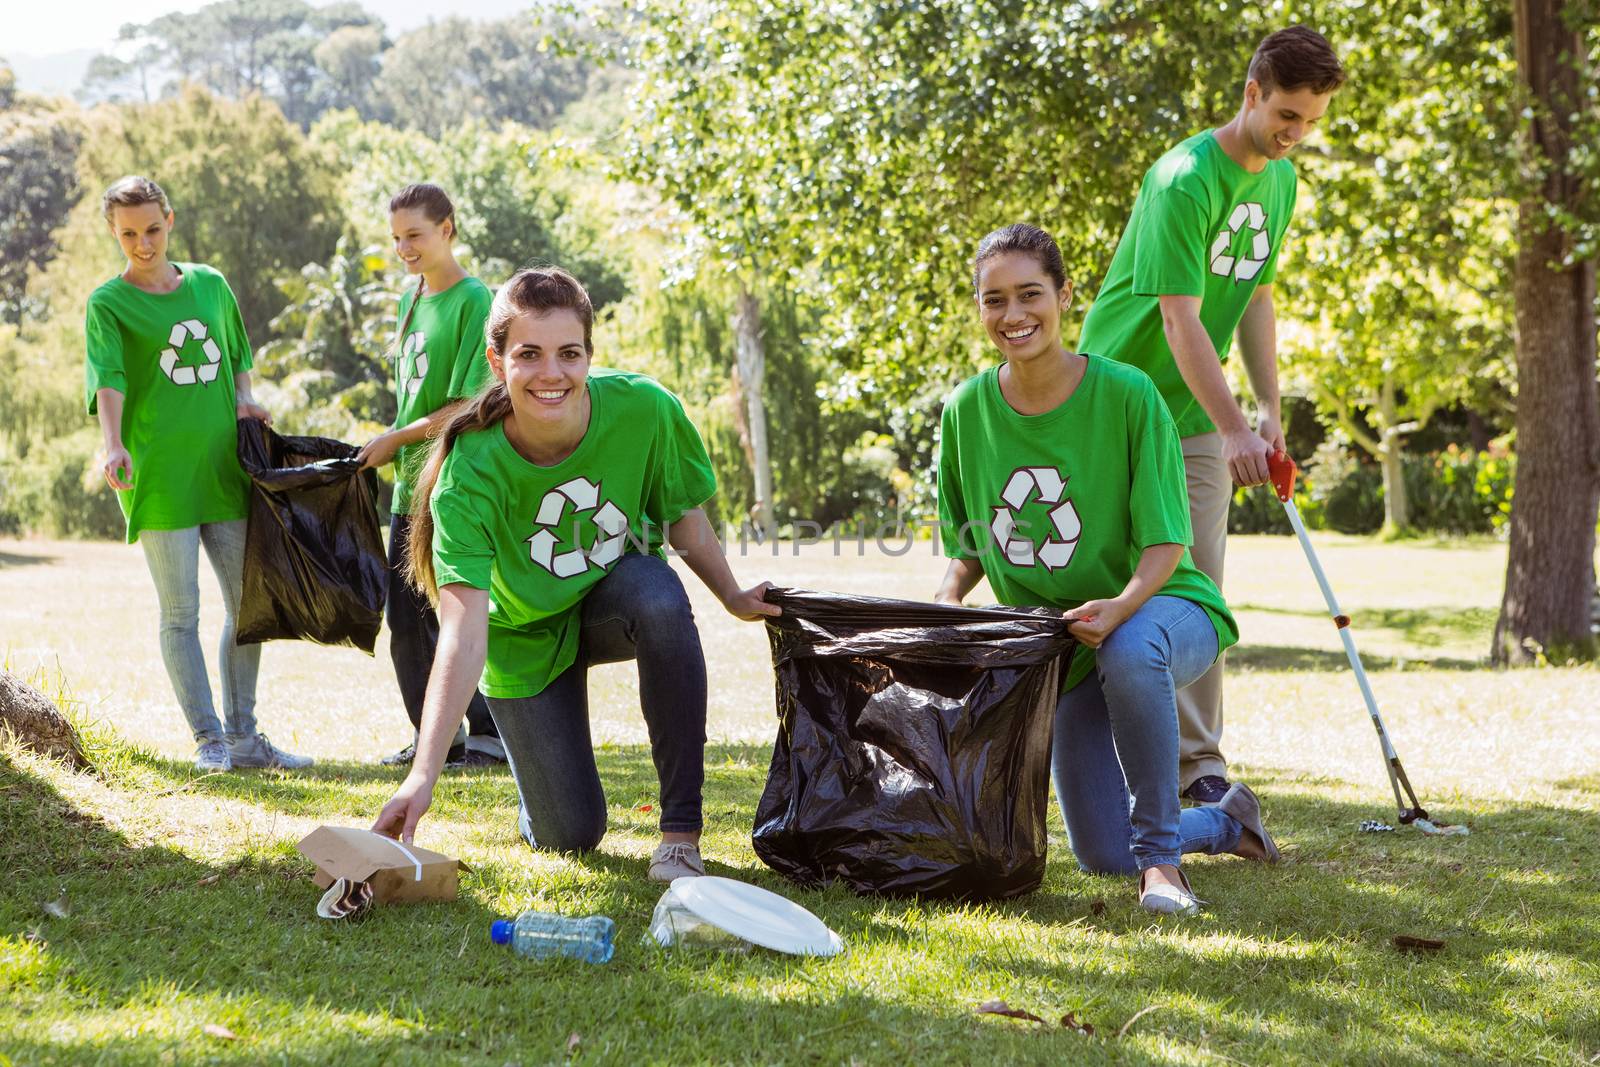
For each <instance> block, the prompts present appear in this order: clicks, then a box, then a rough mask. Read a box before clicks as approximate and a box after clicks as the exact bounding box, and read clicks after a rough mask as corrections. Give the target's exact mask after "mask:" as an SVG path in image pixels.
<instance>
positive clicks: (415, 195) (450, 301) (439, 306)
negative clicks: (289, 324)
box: [357, 182, 506, 767]
mask: <svg viewBox="0 0 1600 1067" xmlns="http://www.w3.org/2000/svg"><path fill="white" fill-rule="evenodd" d="M389 226H390V229H391V230H393V233H394V251H395V255H397V256H399V257H400V262H401V263H403V264H404V265H405V270H406V273H407V274H414V275H416V276H417V284H416V287H415V288H413V289H412V290H411V291H410V292H407V293H406V294H405V295H404V296H402V297H401V298H400V310H399V326H400V328H399V330H398V331H397V332H396V335H395V344H394V383H395V401H396V403H395V419H394V426H393V428H391V429H389V430H387V431H385V432H384V433H381V434H379V435H378V436H377V437H375V438H373V439H372V440H371V441H368V442H367V444H366V447H364V448H363V449H362V450H361V453H360V455H359V456H358V457H357V458H359V459H360V460H361V461H362V463H363V464H364V465H366V466H368V467H381V466H383V465H384V464H385V463H389V462H391V461H392V462H393V463H394V504H393V506H392V507H391V508H390V510H391V512H392V515H391V516H390V519H389V596H388V600H387V604H386V607H385V610H384V617H385V618H386V619H387V621H388V623H389V658H390V660H391V661H392V662H393V664H394V677H395V681H396V682H397V683H398V684H399V686H400V699H401V702H402V703H404V704H405V708H406V716H407V717H408V718H410V720H411V727H412V743H410V744H408V745H406V746H405V747H404V748H402V749H401V750H400V751H399V752H396V753H395V754H394V755H392V756H388V757H386V758H385V759H384V761H383V762H384V763H385V764H387V765H389V766H391V767H405V766H409V765H410V764H411V761H412V760H413V759H415V758H416V754H417V746H416V740H415V738H416V730H417V729H418V728H420V727H421V725H422V702H423V698H424V697H425V696H426V694H427V691H428V673H429V671H430V670H431V669H432V667H433V653H434V649H435V648H436V646H437V645H438V643H439V618H438V616H437V615H435V614H434V611H433V605H432V604H430V603H429V602H428V598H427V597H426V596H425V595H424V594H422V593H420V592H418V591H417V590H416V589H415V588H414V587H413V586H412V585H411V583H410V582H408V581H406V578H405V570H406V542H407V539H408V537H409V536H410V530H411V520H410V518H409V515H410V512H411V487H412V486H413V485H415V484H416V481H417V476H418V475H419V474H421V472H422V465H423V462H424V461H425V460H426V459H427V455H428V444H427V442H428V439H429V438H430V437H433V436H434V435H436V434H437V433H438V432H439V428H440V427H442V426H443V425H444V424H445V422H446V421H448V420H449V418H450V416H451V415H453V414H455V413H456V411H457V410H459V409H460V407H461V406H462V405H463V404H464V403H465V402H466V401H467V400H468V399H469V398H471V397H472V396H474V395H476V394H477V393H478V391H479V390H480V389H482V388H483V386H484V385H485V384H486V383H487V382H488V380H489V362H488V360H487V359H485V358H484V354H483V351H484V338H483V323H484V320H485V319H487V318H488V317H489V305H490V304H492V303H493V302H494V294H493V293H491V292H490V291H489V287H488V286H487V285H484V284H483V283H482V282H480V281H479V280H478V279H476V278H474V277H472V276H471V275H470V274H468V273H467V272H466V271H464V270H462V269H461V264H459V263H457V262H456V256H455V238H456V209H455V205H454V204H452V203H451V202H450V197H449V196H448V195H447V194H446V193H445V191H444V190H443V189H441V188H439V186H437V185H433V184H431V183H428V182H419V183H417V184H414V185H408V186H406V187H405V188H404V189H401V190H400V191H399V192H398V193H396V194H395V195H394V196H393V197H391V198H390V200H389ZM466 725H467V726H469V727H471V729H472V733H471V734H470V735H468V733H467V730H466V728H465V727H463V728H461V729H460V730H458V731H457V733H456V736H455V738H454V740H453V741H452V743H451V745H450V752H449V757H448V762H449V764H450V765H451V766H485V765H490V764H496V763H504V762H505V760H506V756H505V749H504V748H502V747H501V745H500V735H499V732H498V731H497V730H496V729H495V725H494V720H493V719H491V718H490V717H489V708H488V706H487V705H485V704H484V702H483V698H482V697H481V696H480V697H474V698H473V701H472V703H471V705H470V706H469V707H468V708H467V723H466Z"/></svg>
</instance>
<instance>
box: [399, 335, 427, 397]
mask: <svg viewBox="0 0 1600 1067" xmlns="http://www.w3.org/2000/svg"><path fill="white" fill-rule="evenodd" d="M427 343H428V335H427V334H426V333H424V332H423V331H422V330H416V331H414V332H413V333H412V334H411V335H410V336H408V337H407V338H406V340H405V343H404V344H403V345H401V346H400V367H399V370H400V389H401V391H402V392H404V393H405V394H406V395H407V396H416V395H417V390H419V389H421V388H422V379H424V378H426V377H427V376H428V353H427V350H426V349H425V348H424V346H425V345H426V344H427ZM407 368H410V372H409V373H407Z"/></svg>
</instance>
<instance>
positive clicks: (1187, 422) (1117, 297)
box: [1078, 130, 1296, 437]
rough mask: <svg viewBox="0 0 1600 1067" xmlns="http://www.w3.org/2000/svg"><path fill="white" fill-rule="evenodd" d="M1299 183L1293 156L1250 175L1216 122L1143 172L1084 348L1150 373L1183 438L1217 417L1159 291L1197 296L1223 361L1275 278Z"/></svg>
mask: <svg viewBox="0 0 1600 1067" xmlns="http://www.w3.org/2000/svg"><path fill="white" fill-rule="evenodd" d="M1295 189H1296V179H1295V174H1294V166H1293V165H1292V164H1290V162H1289V161H1288V160H1287V159H1277V160H1273V161H1271V162H1269V163H1268V164H1267V165H1266V167H1264V168H1263V169H1262V171H1261V173H1259V174H1252V173H1250V172H1249V171H1247V170H1245V169H1244V168H1243V167H1241V166H1240V165H1239V164H1237V163H1235V162H1234V161H1233V159H1232V158H1231V157H1229V155H1228V153H1226V152H1224V151H1223V150H1222V146H1221V145H1220V144H1218V143H1217V138H1216V136H1215V134H1213V133H1212V132H1211V131H1210V130H1207V131H1205V132H1204V133H1197V134H1195V135H1194V136H1193V137H1190V138H1189V139H1188V140H1186V141H1184V142H1183V143H1181V144H1179V145H1178V146H1177V147H1175V148H1173V149H1172V150H1171V151H1169V152H1168V153H1167V154H1166V155H1164V156H1162V157H1161V158H1160V159H1158V160H1156V163H1155V166H1153V167H1151V168H1150V169H1149V170H1148V171H1147V172H1145V176H1144V183H1143V184H1142V185H1141V186H1140V187H1139V195H1138V197H1137V198H1136V199H1135V200H1134V202H1133V214H1132V215H1130V216H1129V218H1128V228H1127V229H1126V230H1124V231H1123V234H1122V240H1121V241H1120V242H1119V243H1118V244H1117V251H1116V254H1115V255H1113V256H1112V257H1111V267H1110V268H1109V269H1108V270H1107V271H1106V280H1105V283H1104V284H1103V285H1101V287H1100V292H1099V294H1098V295H1097V296H1096V297H1095V299H1094V304H1093V305H1092V306H1091V307H1090V308H1089V313H1088V315H1086V316H1085V317H1084V320H1083V332H1082V334H1081V336H1080V337H1079V338H1078V349H1079V351H1081V352H1092V353H1094V354H1095V355H1097V356H1107V357H1109V358H1111V359H1115V360H1119V361H1120V362H1123V363H1131V364H1133V365H1134V366H1135V367H1138V368H1139V369H1140V370H1142V371H1144V372H1145V373H1146V374H1148V375H1150V378H1151V380H1153V381H1154V382H1155V383H1156V388H1157V389H1159V390H1160V391H1161V398H1162V399H1163V400H1165V401H1166V402H1167V409H1168V410H1169V411H1171V412H1172V418H1173V421H1174V422H1175V423H1176V424H1177V427H1178V436H1179V437H1193V436H1194V435H1195V434H1202V433H1210V432H1211V431H1213V430H1215V429H1216V426H1215V424H1213V423H1212V421H1211V417H1210V416H1208V415H1207V414H1206V412H1205V409H1204V408H1202V407H1201V406H1200V402H1199V401H1197V400H1196V399H1195V398H1194V394H1193V393H1191V392H1190V391H1189V386H1188V384H1187V383H1185V382H1184V380H1183V375H1181V374H1180V373H1179V372H1178V364H1177V363H1176V362H1175V361H1174V360H1173V358H1172V348H1171V346H1169V345H1168V344H1167V334H1166V330H1165V329H1164V328H1163V326H1162V324H1161V303H1160V301H1159V300H1158V299H1157V298H1158V297H1161V296H1164V295H1178V296H1198V297H1200V322H1201V323H1202V324H1203V325H1204V326H1205V329H1206V333H1207V334H1208V335H1209V336H1210V338H1211V343H1212V344H1213V345H1215V346H1216V349H1217V355H1218V356H1219V357H1220V358H1221V359H1223V360H1224V361H1226V360H1227V358H1228V350H1229V348H1230V347H1231V346H1232V344H1233V334H1234V331H1235V330H1236V329H1238V326H1239V320H1240V319H1241V318H1243V317H1244V309H1245V306H1246V305H1247V304H1249V303H1250V298H1251V297H1252V296H1253V295H1254V294H1255V291H1256V287H1257V286H1260V285H1270V284H1271V283H1272V280H1273V279H1274V278H1276V277H1277V273H1278V252H1279V250H1280V249H1281V248H1282V246H1283V235H1284V232H1285V231H1286V230H1287V229H1288V228H1289V218H1290V216H1292V215H1293V214H1294V202H1295Z"/></svg>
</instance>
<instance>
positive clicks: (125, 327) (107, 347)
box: [84, 176, 312, 771]
mask: <svg viewBox="0 0 1600 1067" xmlns="http://www.w3.org/2000/svg"><path fill="white" fill-rule="evenodd" d="M101 206H102V209H103V211H104V213H105V217H106V223H107V225H108V226H109V227H110V230H111V235H112V236H113V237H115V238H116V239H117V243H118V244H119V245H120V246H121V248H122V254H123V256H124V257H126V259H127V266H125V267H124V268H123V270H122V273H120V274H118V275H117V276H116V277H115V278H112V279H111V280H110V281H108V282H106V283H105V284H104V285H102V286H100V287H99V288H98V289H96V290H95V291H94V292H93V293H92V294H91V295H90V296H89V303H88V307H87V308H86V309H85V315H84V319H85V321H84V337H85V354H86V357H87V360H86V362H87V375H86V377H87V392H88V404H89V414H91V415H96V416H98V417H99V420H100V430H101V433H102V435H103V437H104V439H105V464H104V468H103V470H104V473H105V478H106V481H107V482H108V483H109V484H110V485H111V487H112V488H113V489H115V490H117V495H118V498H119V501H120V503H121V504H122V511H123V514H125V515H126V516H127V519H128V540H129V541H130V542H131V541H138V542H139V544H140V547H142V548H143V549H144V557H145V562H146V564H148V566H149V568H150V576H151V578H153V579H154V580H155V585H156V601H157V603H158V604H159V605H160V609H161V659H162V662H163V663H164V664H165V665H166V668H167V677H168V678H169V679H170V680H171V682H172V690H173V693H174V695H175V696H176V697H177V699H178V704H179V705H180V706H181V707H182V709H183V714H184V717H185V718H187V719H188V720H189V728H190V730H191V731H192V732H193V734H194V739H195V743H196V750H195V760H194V765H195V767H196V768H197V769H198V770H202V771H227V770H231V769H233V768H235V767H274V768H278V769H281V770H298V769H300V768H303V767H309V766H310V765H311V762H312V761H311V758H310V757H309V756H297V755H294V754H292V753H289V752H285V751H283V750H282V749H280V748H277V747H276V746H274V745H273V744H272V743H271V742H270V741H268V740H267V738H266V736H265V735H264V734H261V733H258V732H257V730H256V716H255V704H256V673H257V670H258V668H259V666H260V662H261V646H260V645H258V644H250V645H239V644H236V643H235V642H234V623H235V619H236V617H237V616H238V613H239V597H240V590H241V588H242V585H243V580H244V549H245V525H246V521H245V520H246V516H247V515H248V514H249V481H248V479H247V478H246V476H245V473H244V471H243V470H242V469H241V468H240V466H239V459H238V455H237V454H236V450H235V446H236V443H237V440H238V427H237V420H239V419H242V418H257V419H261V420H262V421H263V422H269V421H271V417H270V416H269V415H268V414H267V412H266V410H265V409H264V408H262V407H261V405H259V404H257V403H256V402H255V398H254V397H253V396H252V395H251V392H250V366H251V356H250V339H249V338H248V337H247V336H245V329H244V320H243V319H242V318H241V317H240V315H239V305H238V303H237V302H236V301H235V300H234V298H233V290H231V289H230V288H228V282H227V279H225V278H223V276H222V275H221V274H219V273H217V271H215V270H213V269H212V268H210V267H208V266H206V265H204V264H202V263H173V262H171V261H169V260H168V259H167V241H168V238H169V236H170V235H171V233H172V227H173V222H174V217H173V213H172V206H171V205H170V204H169V203H168V202H167V194H166V193H165V192H163V191H162V189H161V187H160V186H159V185H157V184H156V183H155V182H153V181H151V180H150V179H149V178H141V177H136V176H130V177H126V178H122V179H120V180H118V181H117V182H116V183H115V184H113V185H112V186H111V188H110V189H107V190H106V192H105V196H104V197H103V198H102V200H101ZM202 546H204V548H205V552H206V556H207V558H208V559H210V561H211V569H212V570H214V571H215V572H216V575H217V584H218V585H220V586H221V587H222V604H223V610H224V611H225V612H226V617H225V621H224V622H223V626H222V643H221V646H220V647H219V649H218V650H217V658H218V661H219V667H220V670H221V679H220V681H221V688H222V716H223V720H222V721H220V722H219V721H218V719H217V713H216V709H215V707H214V706H213V704H212V702H211V680H210V678H208V677H207V674H206V661H205V653H204V652H202V651H201V649H200V634H199V628H200V573H199V560H200V549H201V547H202Z"/></svg>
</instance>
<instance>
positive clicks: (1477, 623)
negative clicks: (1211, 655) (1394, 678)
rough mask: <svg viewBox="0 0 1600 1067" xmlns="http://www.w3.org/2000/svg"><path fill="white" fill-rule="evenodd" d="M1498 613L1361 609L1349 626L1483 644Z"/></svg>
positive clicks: (1422, 639)
mask: <svg viewBox="0 0 1600 1067" xmlns="http://www.w3.org/2000/svg"><path fill="white" fill-rule="evenodd" d="M1228 606H1229V607H1231V608H1232V609H1233V610H1234V611H1251V612H1260V613H1261V614H1263V615H1294V616H1297V617H1300V618H1307V619H1315V618H1323V619H1325V618H1327V613H1326V612H1324V611H1321V610H1312V611H1307V610H1305V609H1303V608H1284V607H1273V606H1267V605H1264V604H1229V605H1228ZM1497 614H1498V612H1497V610H1496V609H1495V608H1363V609H1361V611H1360V612H1358V613H1356V614H1354V615H1352V616H1351V625H1353V626H1354V627H1355V628H1356V631H1357V632H1358V633H1359V632H1360V631H1361V630H1394V631H1397V632H1398V633H1399V634H1400V636H1402V637H1404V638H1405V639H1406V641H1408V642H1410V643H1411V644H1414V645H1421V646H1423V647H1425V648H1433V647H1437V646H1439V645H1442V644H1444V643H1445V642H1446V641H1464V640H1471V639H1474V638H1482V639H1483V641H1484V643H1485V644H1487V643H1488V640H1489V635H1490V634H1491V633H1493V632H1494V621H1495V617H1496V615H1497ZM1330 625H1331V623H1330Z"/></svg>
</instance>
